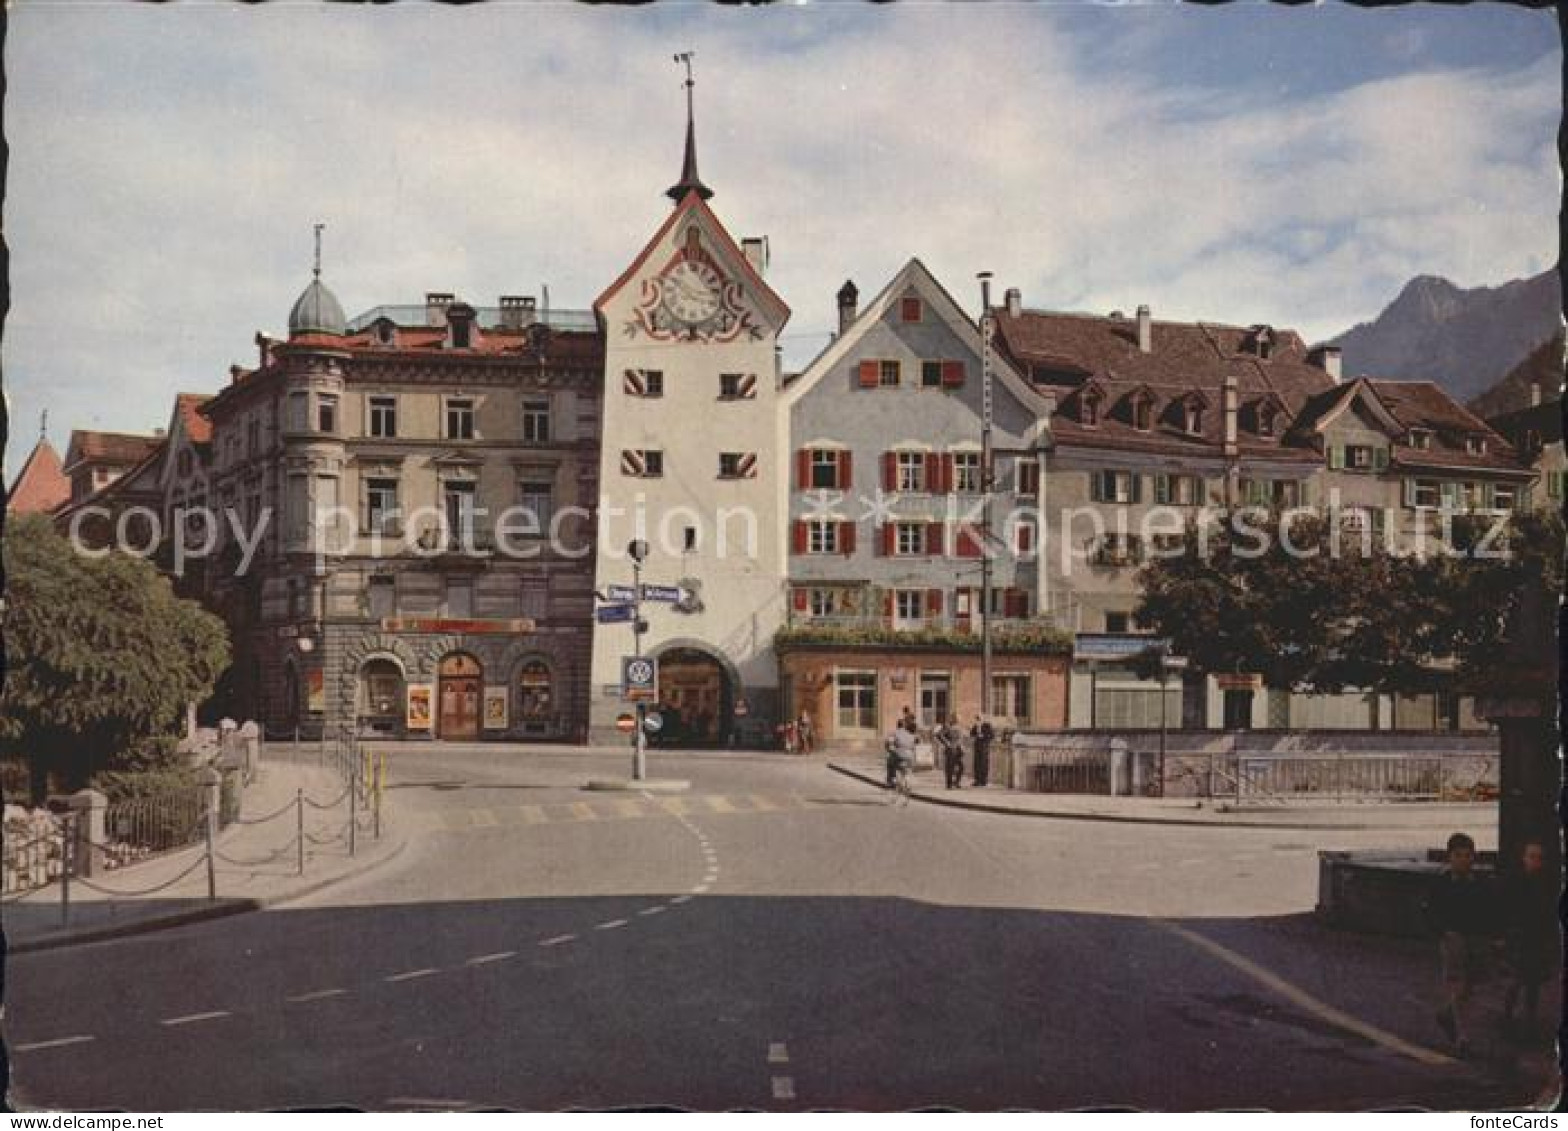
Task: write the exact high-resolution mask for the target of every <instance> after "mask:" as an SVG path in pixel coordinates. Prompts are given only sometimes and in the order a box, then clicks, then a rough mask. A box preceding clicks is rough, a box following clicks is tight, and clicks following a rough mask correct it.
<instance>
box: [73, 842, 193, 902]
mask: <svg viewBox="0 0 1568 1131" xmlns="http://www.w3.org/2000/svg"><path fill="white" fill-rule="evenodd" d="M206 863H207V854H206V853H205V852H203V853H202V854H201V855H200V856H198V857H196V859H195V860H192V861H191V864H190V867H188V868H186V869H185V871H183V872H181V873H180V874H179V875H177V876H175V877H174V878H173V879H170V880H164V881H163V882H162V883H159V884H154V885H153V886H152V887H147V888H134V889H132V890H130V891H125V890H120V889H116V888H106V887H102V886H100V885H98V884H95V883H93V882H92V881H91V880H89V879H85V878H84V877H82V876H73V877H71V881H72V882H73V883H78V884H81V885H82V886H83V887H84V888H87V889H89V890H90V891H95V892H98V893H99V894H101V895H109V896H121V897H122V898H126V899H135V898H139V897H141V896H144V895H153V894H154V893H156V892H160V891H165V890H167V889H168V888H172V887H173V886H174V885H175V884H177V883H179V882H180V881H181V880H183V879H184V878H185V877H186V876H188V875H190V874H191V873H192V872H194V871H195V870H196V869H197V868H200V867H202V866H203V865H204V864H206Z"/></svg>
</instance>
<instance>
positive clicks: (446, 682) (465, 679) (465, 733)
mask: <svg viewBox="0 0 1568 1131" xmlns="http://www.w3.org/2000/svg"><path fill="white" fill-rule="evenodd" d="M439 676H440V688H439V690H438V691H437V695H436V702H437V704H438V714H437V716H436V736H437V737H438V738H442V739H446V740H449V741H465V740H472V739H476V738H478V737H479V701H480V689H481V686H482V684H483V677H484V669H483V668H482V667H480V665H479V661H478V660H476V659H474V657H472V656H470V655H469V654H468V653H466V652H452V653H450V654H448V655H446V656H444V657H442V659H441V666H440V669H439Z"/></svg>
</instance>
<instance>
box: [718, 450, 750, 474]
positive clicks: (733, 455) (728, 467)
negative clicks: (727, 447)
mask: <svg viewBox="0 0 1568 1131" xmlns="http://www.w3.org/2000/svg"><path fill="white" fill-rule="evenodd" d="M745 458H746V457H745V455H744V454H743V453H741V452H720V453H719V478H720V479H740V478H742V476H743V475H744V472H743V470H742V463H741V461H742V460H743V459H745Z"/></svg>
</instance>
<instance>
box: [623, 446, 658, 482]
mask: <svg viewBox="0 0 1568 1131" xmlns="http://www.w3.org/2000/svg"><path fill="white" fill-rule="evenodd" d="M621 474H622V475H630V476H633V477H635V478H639V479H657V478H659V477H660V476H661V475H663V474H664V453H663V452H662V451H660V450H658V449H656V448H637V449H629V450H627V451H623V452H622V453H621Z"/></svg>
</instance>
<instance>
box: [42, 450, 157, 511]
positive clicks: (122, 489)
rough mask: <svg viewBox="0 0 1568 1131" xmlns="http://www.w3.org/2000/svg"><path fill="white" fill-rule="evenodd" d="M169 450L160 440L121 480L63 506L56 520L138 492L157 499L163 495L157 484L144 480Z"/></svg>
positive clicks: (107, 484)
mask: <svg viewBox="0 0 1568 1131" xmlns="http://www.w3.org/2000/svg"><path fill="white" fill-rule="evenodd" d="M168 450H169V444H168V441H167V440H163V439H159V440H158V441H157V443H156V444H155V445H154V446H153V447H152V449H151V450H150V451H149V452H148V453H147V454H146V455H145V456H143V457H142V458H141V459H140V460H138V461H137V462H136V464H135V465H134V466H133V467H131V468H130V469H129V470H127V471H126V472H125V473H124V474H123V475H121V476H120V477H119V478H117V479H115V480H113V481H112V482H110V483H106V484H104V485H103V486H102V487H100V488H98V490H96V491H94V492H93V493H92V494H90V495H87V496H85V497H84V498H81V499H79V500H77V501H76V502H74V503H71V502H68V503H66V504H65V505H63V506H61V507H60V509H59V510H57V511H55V519H56V520H57V521H59V520H63V519H67V518H69V517H70V516H71V515H73V514H75V513H76V512H77V511H79V510H81V509H82V508H83V507H90V506H107V505H109V504H111V503H113V502H115V501H117V500H118V499H119V498H120V497H121V496H124V495H131V494H135V493H137V492H141V493H144V494H145V495H147V496H148V498H149V499H153V498H157V497H158V496H160V495H161V490H160V488H159V486H158V484H157V482H156V481H154V482H152V483H150V484H149V483H145V482H144V478H145V477H146V475H147V472H148V471H149V470H150V469H152V468H155V467H156V466H157V465H158V464H160V463H161V462H162V461H163V457H164V455H165V454H166V453H167V452H168Z"/></svg>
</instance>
